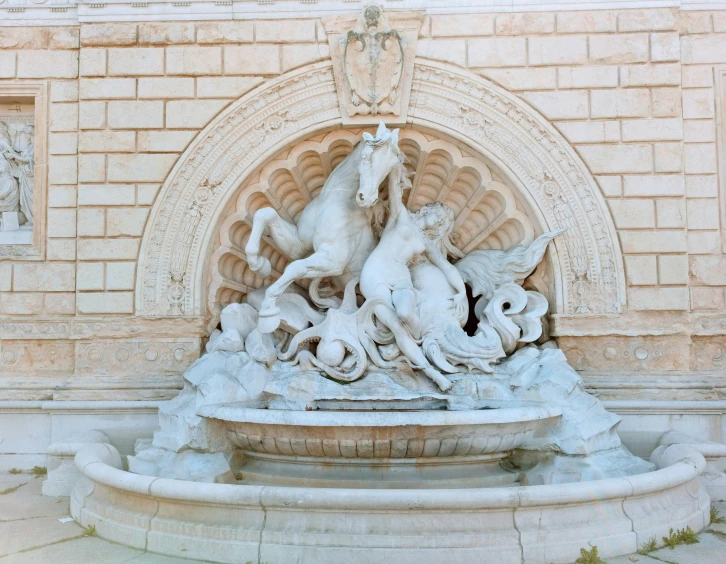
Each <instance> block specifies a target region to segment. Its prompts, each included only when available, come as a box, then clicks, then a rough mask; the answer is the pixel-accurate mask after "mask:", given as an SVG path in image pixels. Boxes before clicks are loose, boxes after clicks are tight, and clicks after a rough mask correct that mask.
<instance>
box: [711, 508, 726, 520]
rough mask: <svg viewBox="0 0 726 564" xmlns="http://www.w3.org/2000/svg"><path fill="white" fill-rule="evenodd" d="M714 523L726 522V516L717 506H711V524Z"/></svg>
mask: <svg viewBox="0 0 726 564" xmlns="http://www.w3.org/2000/svg"><path fill="white" fill-rule="evenodd" d="M714 523H726V518H725V517H723V516H722V515H721V514H720V513H719V511H718V509H716V507H715V506H713V505H712V506H711V524H714Z"/></svg>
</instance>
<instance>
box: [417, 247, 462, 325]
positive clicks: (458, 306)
mask: <svg viewBox="0 0 726 564" xmlns="http://www.w3.org/2000/svg"><path fill="white" fill-rule="evenodd" d="M426 258H428V259H429V260H430V261H431V263H432V264H433V265H434V266H436V267H437V268H438V269H439V270H440V271H441V272H443V273H444V276H445V277H446V280H447V281H448V283H449V284H450V285H451V287H452V288H454V290H456V294H455V295H454V297H453V298H452V301H453V303H454V310H455V311H456V317H457V318H459V320H460V321H461V322H462V323H463V322H464V320H466V317H467V315H468V309H467V305H466V304H467V297H466V285H465V284H464V279H463V278H462V277H461V274H460V273H459V271H458V270H457V269H456V267H455V266H454V265H453V264H451V263H450V262H449V261H448V260H446V256H444V254H443V253H441V251H440V250H439V249H438V248H437V247H435V246H434V245H432V244H430V245H427V246H426Z"/></svg>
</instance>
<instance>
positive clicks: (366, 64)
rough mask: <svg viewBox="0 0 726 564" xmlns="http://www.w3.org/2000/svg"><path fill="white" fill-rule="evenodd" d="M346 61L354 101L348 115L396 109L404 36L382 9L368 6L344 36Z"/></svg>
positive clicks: (346, 74) (390, 112)
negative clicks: (393, 26)
mask: <svg viewBox="0 0 726 564" xmlns="http://www.w3.org/2000/svg"><path fill="white" fill-rule="evenodd" d="M341 41H343V42H344V43H345V47H344V54H343V65H344V68H345V76H346V78H347V79H348V86H349V87H350V90H351V104H350V105H349V106H348V115H350V116H354V115H357V114H360V115H376V114H395V113H397V111H398V110H397V109H396V102H397V100H398V95H399V92H398V88H399V83H400V82H401V72H402V70H403V43H402V41H403V39H402V38H401V36H400V35H399V33H398V32H397V31H396V30H395V29H391V28H390V25H389V24H388V20H387V18H386V16H385V15H384V14H383V9H382V8H380V7H378V6H368V7H367V8H366V9H365V10H364V11H363V13H362V14H361V15H360V17H359V18H358V23H357V25H356V26H355V28H354V29H352V30H350V31H349V32H348V35H347V36H346V37H345V39H342V40H341Z"/></svg>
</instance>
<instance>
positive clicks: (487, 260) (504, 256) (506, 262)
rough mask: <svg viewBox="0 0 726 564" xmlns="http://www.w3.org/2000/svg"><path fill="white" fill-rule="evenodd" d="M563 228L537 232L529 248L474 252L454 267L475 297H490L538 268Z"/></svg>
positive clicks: (518, 247)
mask: <svg viewBox="0 0 726 564" xmlns="http://www.w3.org/2000/svg"><path fill="white" fill-rule="evenodd" d="M563 231H564V229H559V230H557V231H551V232H549V233H545V234H543V235H540V236H539V237H537V239H535V240H534V241H533V242H532V244H531V245H529V246H528V247H524V246H517V247H514V248H513V249H510V250H508V251H473V252H471V253H469V254H468V255H466V256H465V257H464V258H463V259H461V260H460V261H458V262H457V263H456V264H455V265H454V266H456V269H457V270H458V271H459V272H460V273H461V277H462V278H463V279H464V282H466V283H467V284H469V286H470V287H471V290H472V294H473V296H474V297H477V296H484V299H485V300H487V301H488V300H490V299H491V297H492V296H493V295H494V292H495V290H496V289H497V288H499V287H500V286H503V285H504V284H508V283H511V282H514V283H516V284H519V285H521V284H522V282H524V279H525V278H527V276H529V275H530V274H532V271H533V270H534V269H535V268H536V267H537V265H538V264H539V262H540V261H541V260H542V257H543V256H544V253H545V250H546V249H547V245H548V243H549V242H550V241H551V240H552V239H554V238H555V237H556V236H557V235H559V234H560V233H562V232H563Z"/></svg>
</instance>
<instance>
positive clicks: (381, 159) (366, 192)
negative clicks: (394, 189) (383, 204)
mask: <svg viewBox="0 0 726 564" xmlns="http://www.w3.org/2000/svg"><path fill="white" fill-rule="evenodd" d="M365 135H368V134H365ZM368 137H369V138H370V140H369V139H368V138H366V137H364V140H363V142H364V143H371V144H372V143H373V141H372V139H373V138H372V137H371V136H370V135H368ZM398 162H399V161H398V157H397V156H396V154H395V153H394V151H393V148H392V147H391V143H390V141H387V142H384V143H381V144H380V145H379V146H377V147H373V149H372V151H369V150H368V148H366V149H364V154H363V158H362V159H361V162H360V185H359V187H358V192H357V193H356V198H355V201H356V202H357V203H358V205H359V206H361V207H362V208H369V207H371V206H372V205H374V204H375V203H376V202H377V201H378V188H379V186H380V185H381V182H383V179H384V178H386V176H388V173H389V172H391V170H392V169H393V167H394V166H395V165H397V164H398Z"/></svg>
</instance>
